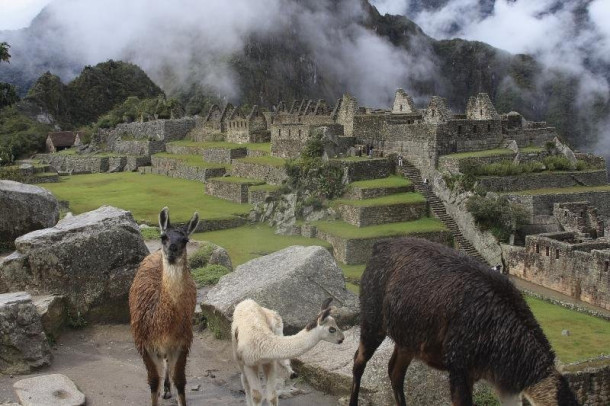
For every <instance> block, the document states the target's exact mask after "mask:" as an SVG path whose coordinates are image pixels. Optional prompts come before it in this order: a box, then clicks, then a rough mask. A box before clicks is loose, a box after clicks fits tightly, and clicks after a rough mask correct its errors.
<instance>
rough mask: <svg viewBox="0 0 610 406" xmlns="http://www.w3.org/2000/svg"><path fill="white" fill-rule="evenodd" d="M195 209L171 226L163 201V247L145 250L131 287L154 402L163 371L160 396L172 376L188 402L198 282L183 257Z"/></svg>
mask: <svg viewBox="0 0 610 406" xmlns="http://www.w3.org/2000/svg"><path fill="white" fill-rule="evenodd" d="M198 222H199V215H198V214H197V213H195V214H194V215H193V218H191V220H190V221H189V222H188V224H187V225H186V226H183V227H172V225H171V223H170V221H169V210H168V209H167V207H165V208H163V210H161V213H160V214H159V226H160V230H161V242H162V244H163V248H162V249H161V250H159V251H157V252H154V253H152V254H150V255H148V256H147V257H146V258H144V260H143V261H142V263H141V264H140V267H139V269H138V272H137V274H136V276H135V278H134V280H133V283H132V285H131V289H130V291H129V311H130V313H131V331H132V334H133V338H134V341H135V344H136V347H137V349H138V352H139V353H140V355H141V356H142V359H143V360H144V365H145V366H146V370H147V372H148V384H149V385H150V391H151V399H152V404H153V406H157V405H158V404H159V394H160V389H161V385H160V382H161V377H162V376H163V377H164V389H165V390H164V394H163V397H164V398H166V399H167V398H169V397H170V396H171V387H170V378H171V381H172V382H173V383H174V386H175V387H176V391H177V392H178V404H179V405H180V406H185V405H186V397H185V393H184V387H185V386H186V376H185V367H186V358H187V356H188V353H189V350H190V348H191V342H192V341H193V326H192V320H193V313H194V311H195V304H196V302H197V288H196V286H195V282H194V281H193V278H192V277H191V272H190V269H189V266H188V261H187V258H186V244H187V243H188V241H189V239H188V237H189V236H190V235H191V233H193V231H195V228H197V224H198Z"/></svg>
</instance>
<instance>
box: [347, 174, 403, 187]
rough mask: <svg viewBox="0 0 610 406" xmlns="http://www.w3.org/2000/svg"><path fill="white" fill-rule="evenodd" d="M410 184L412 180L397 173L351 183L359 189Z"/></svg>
mask: <svg viewBox="0 0 610 406" xmlns="http://www.w3.org/2000/svg"><path fill="white" fill-rule="evenodd" d="M410 185H411V181H410V180H409V179H407V178H404V177H402V176H395V175H392V176H388V177H387V178H383V179H372V180H361V181H358V182H353V183H351V184H350V186H352V187H355V188H358V189H382V188H398V187H405V186H410Z"/></svg>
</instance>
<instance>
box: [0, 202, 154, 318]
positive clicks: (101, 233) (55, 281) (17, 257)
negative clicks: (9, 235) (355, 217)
mask: <svg viewBox="0 0 610 406" xmlns="http://www.w3.org/2000/svg"><path fill="white" fill-rule="evenodd" d="M15 245H16V248H17V251H16V252H14V253H13V254H11V255H10V256H8V257H6V258H5V259H4V260H2V262H0V278H1V282H2V284H1V285H3V288H4V289H8V290H10V291H14V290H25V291H27V292H30V293H32V294H38V295H42V294H56V295H62V296H64V297H65V300H66V306H67V312H68V323H69V324H70V323H72V324H74V323H81V321H82V320H92V321H107V322H121V321H127V320H129V318H128V316H129V315H128V306H127V297H128V294H129V288H130V286H131V282H132V280H133V277H134V275H135V272H136V270H137V268H138V265H139V264H140V262H141V261H142V259H143V258H144V257H145V256H146V255H147V254H148V249H147V248H146V245H145V244H144V241H143V240H142V236H141V234H140V231H139V229H138V225H137V224H136V222H135V221H134V220H133V217H132V216H131V213H129V212H127V211H125V210H121V209H117V208H114V207H109V206H104V207H101V208H99V209H97V210H94V211H91V212H88V213H84V214H81V215H78V216H74V217H70V218H66V219H64V220H62V221H60V222H59V223H58V224H57V225H56V226H55V227H52V228H47V229H44V230H38V231H34V232H32V233H29V234H26V235H24V236H22V237H20V238H18V239H17V240H16V241H15Z"/></svg>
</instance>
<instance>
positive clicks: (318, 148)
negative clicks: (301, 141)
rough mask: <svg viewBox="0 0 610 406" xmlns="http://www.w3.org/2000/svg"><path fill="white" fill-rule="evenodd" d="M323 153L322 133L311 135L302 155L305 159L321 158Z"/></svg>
mask: <svg viewBox="0 0 610 406" xmlns="http://www.w3.org/2000/svg"><path fill="white" fill-rule="evenodd" d="M322 154H324V145H323V144H322V136H321V135H318V136H314V137H311V138H310V139H309V140H307V142H306V143H305V147H304V148H303V151H302V152H301V156H302V157H303V158H304V159H307V158H319V157H321V156H322Z"/></svg>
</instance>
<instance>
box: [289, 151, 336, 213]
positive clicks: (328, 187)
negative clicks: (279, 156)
mask: <svg viewBox="0 0 610 406" xmlns="http://www.w3.org/2000/svg"><path fill="white" fill-rule="evenodd" d="M285 168H286V173H287V174H288V181H287V186H288V187H289V188H290V189H292V190H293V191H296V192H297V194H298V195H299V196H307V198H314V199H318V200H319V201H320V202H322V201H323V200H326V199H333V198H335V197H339V196H341V195H342V194H343V192H344V191H345V185H344V184H343V182H342V180H343V169H342V167H341V165H340V164H339V163H337V162H336V161H334V162H333V161H330V162H324V161H322V159H321V158H299V159H296V160H289V161H286V165H285Z"/></svg>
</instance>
